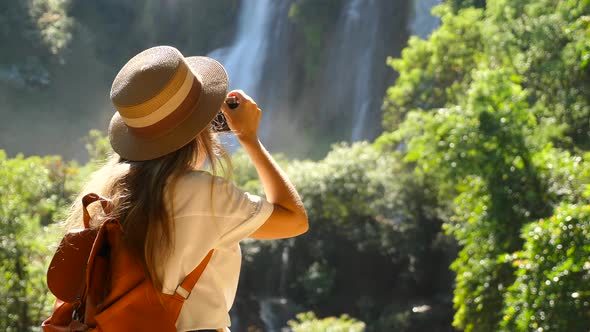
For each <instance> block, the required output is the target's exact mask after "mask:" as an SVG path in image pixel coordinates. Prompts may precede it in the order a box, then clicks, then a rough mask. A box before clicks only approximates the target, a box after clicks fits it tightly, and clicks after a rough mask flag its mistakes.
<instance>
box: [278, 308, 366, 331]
mask: <svg viewBox="0 0 590 332" xmlns="http://www.w3.org/2000/svg"><path fill="white" fill-rule="evenodd" d="M289 327H291V330H292V331H293V332H363V331H364V330H365V323H363V322H360V321H358V320H356V319H354V318H351V317H349V316H347V315H342V316H340V317H327V318H322V319H319V318H317V317H316V316H315V314H314V313H313V312H306V313H301V314H298V315H297V320H292V321H289Z"/></svg>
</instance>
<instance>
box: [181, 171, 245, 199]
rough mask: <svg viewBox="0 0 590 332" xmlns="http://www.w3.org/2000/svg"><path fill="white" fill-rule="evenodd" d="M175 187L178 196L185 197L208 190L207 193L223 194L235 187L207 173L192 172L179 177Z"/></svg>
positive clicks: (223, 179)
mask: <svg viewBox="0 0 590 332" xmlns="http://www.w3.org/2000/svg"><path fill="white" fill-rule="evenodd" d="M174 187H175V188H174V189H175V192H176V194H177V195H181V196H184V195H183V194H189V193H190V194H191V195H192V194H194V193H195V192H199V191H202V190H204V189H207V192H211V190H212V191H213V192H214V193H222V192H225V191H227V190H231V189H232V188H233V187H234V185H233V184H232V183H231V181H229V180H227V179H225V178H223V177H220V176H217V175H213V174H211V173H209V172H207V171H201V170H191V171H188V172H186V173H185V174H182V175H181V176H179V177H178V178H177V180H176V183H175V184H174ZM203 193H206V192H204V191H203Z"/></svg>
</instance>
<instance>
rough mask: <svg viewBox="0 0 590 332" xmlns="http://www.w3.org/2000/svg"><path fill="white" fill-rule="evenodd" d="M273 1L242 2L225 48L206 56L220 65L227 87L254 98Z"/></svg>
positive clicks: (265, 46) (263, 59) (267, 42)
mask: <svg viewBox="0 0 590 332" xmlns="http://www.w3.org/2000/svg"><path fill="white" fill-rule="evenodd" d="M275 7H276V1H272V0H256V1H242V3H241V7H240V15H239V17H238V30H237V31H238V33H237V36H236V38H235V40H234V42H233V43H232V45H231V46H230V47H228V48H223V49H218V50H215V51H213V52H211V53H210V54H209V55H208V56H210V57H212V58H214V59H216V60H218V61H220V62H222V63H223V66H224V67H225V69H226V70H227V72H228V75H229V77H230V88H240V89H242V90H244V91H248V93H250V94H252V95H253V96H255V97H256V94H257V88H258V83H259V82H260V76H261V73H262V68H263V65H264V61H265V60H266V58H267V56H268V52H267V49H268V46H269V45H268V44H269V33H270V21H271V17H272V14H273V9H274V8H275Z"/></svg>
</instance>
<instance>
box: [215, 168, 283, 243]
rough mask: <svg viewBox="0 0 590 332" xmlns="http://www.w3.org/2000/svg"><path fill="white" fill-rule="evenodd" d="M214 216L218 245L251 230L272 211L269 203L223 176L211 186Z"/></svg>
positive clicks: (233, 241) (235, 240) (246, 234)
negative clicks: (224, 178) (218, 236)
mask: <svg viewBox="0 0 590 332" xmlns="http://www.w3.org/2000/svg"><path fill="white" fill-rule="evenodd" d="M213 188H214V190H213V197H212V199H213V202H215V204H214V211H213V213H214V215H215V219H216V220H217V222H218V229H219V233H220V239H219V243H218V245H219V246H225V245H231V244H233V243H237V242H239V241H241V240H243V239H245V238H247V237H248V236H249V235H250V234H252V233H254V232H255V231H256V230H257V229H258V228H259V227H260V226H262V225H263V224H264V223H265V222H266V220H267V219H268V218H269V217H270V215H271V214H272V211H273V208H274V206H273V204H271V203H269V202H268V201H267V200H266V199H264V198H262V197H260V196H257V195H253V194H250V193H248V192H245V191H243V190H241V189H240V188H238V187H236V186H235V185H234V184H232V183H230V182H227V181H225V180H223V179H219V178H218V179H216V181H215V184H214V186H213Z"/></svg>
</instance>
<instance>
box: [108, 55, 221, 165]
mask: <svg viewBox="0 0 590 332" xmlns="http://www.w3.org/2000/svg"><path fill="white" fill-rule="evenodd" d="M227 87H228V78H227V73H226V72H225V69H224V68H223V66H222V65H221V64H220V63H219V62H217V61H215V60H213V59H211V58H208V57H202V56H193V57H187V58H185V57H184V56H183V55H182V54H181V53H180V51H178V50H177V49H176V48H174V47H170V46H156V47H152V48H150V49H147V50H145V51H143V52H141V53H139V54H137V55H136V56H134V57H133V58H132V59H131V60H129V61H128V62H127V63H126V64H125V66H123V68H122V69H121V70H120V71H119V73H118V74H117V77H115V80H114V81H113V85H112V87H111V101H112V102H113V104H114V105H115V108H116V109H117V112H116V113H115V115H114V116H113V118H112V119H111V123H110V126H109V140H110V142H111V146H112V147H113V150H115V152H117V153H118V154H119V155H120V156H121V157H123V158H125V159H129V160H135V161H140V160H150V159H156V158H159V157H161V156H163V155H166V154H168V153H170V152H173V151H176V150H178V149H180V148H181V147H183V146H184V145H186V144H187V143H189V142H190V141H191V140H193V139H194V138H195V137H196V136H197V135H198V134H199V133H200V132H201V131H202V130H203V129H204V128H205V127H206V126H207V125H208V124H209V123H210V122H211V121H212V120H213V118H214V117H215V115H216V114H217V113H218V112H219V109H220V108H221V103H223V101H224V100H225V97H226V94H227Z"/></svg>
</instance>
